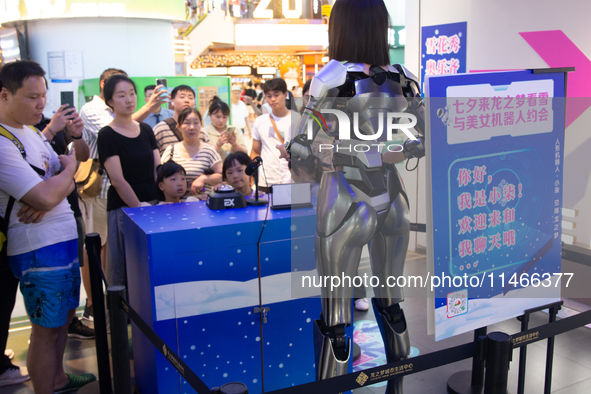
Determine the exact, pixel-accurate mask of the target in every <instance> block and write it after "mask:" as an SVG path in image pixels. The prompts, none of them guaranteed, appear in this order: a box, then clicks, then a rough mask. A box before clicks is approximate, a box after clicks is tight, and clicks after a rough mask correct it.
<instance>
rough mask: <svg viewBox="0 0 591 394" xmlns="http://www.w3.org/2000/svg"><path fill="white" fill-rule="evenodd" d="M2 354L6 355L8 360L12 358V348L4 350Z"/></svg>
mask: <svg viewBox="0 0 591 394" xmlns="http://www.w3.org/2000/svg"><path fill="white" fill-rule="evenodd" d="M4 355H5V356H6V357H8V359H9V360H12V358H13V357H14V350H12V349H6V350H5V351H4Z"/></svg>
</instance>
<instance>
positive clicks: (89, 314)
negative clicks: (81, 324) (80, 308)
mask: <svg viewBox="0 0 591 394" xmlns="http://www.w3.org/2000/svg"><path fill="white" fill-rule="evenodd" d="M82 319H84V320H89V321H93V320H94V312H93V310H92V305H91V306H88V305H86V306H85V307H84V313H83V314H82Z"/></svg>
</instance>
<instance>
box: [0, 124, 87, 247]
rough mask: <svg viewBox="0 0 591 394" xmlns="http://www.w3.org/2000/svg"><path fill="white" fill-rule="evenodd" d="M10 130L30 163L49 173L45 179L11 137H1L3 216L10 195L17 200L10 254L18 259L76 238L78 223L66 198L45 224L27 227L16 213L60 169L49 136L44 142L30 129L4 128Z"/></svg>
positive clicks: (0, 205) (0, 204)
mask: <svg viewBox="0 0 591 394" xmlns="http://www.w3.org/2000/svg"><path fill="white" fill-rule="evenodd" d="M2 126H3V127H4V128H6V129H7V130H8V131H10V132H11V133H12V134H13V135H14V136H15V137H16V138H17V139H18V140H19V141H20V142H21V144H23V146H24V148H25V152H26V154H27V162H29V163H30V164H32V165H34V166H35V167H37V168H40V169H42V170H45V173H46V175H45V176H44V177H43V178H41V176H40V175H38V174H37V173H36V172H35V170H33V169H32V168H31V166H30V165H28V164H27V163H25V161H24V160H23V156H22V155H21V153H20V151H19V150H18V148H17V147H16V146H15V145H14V143H13V142H12V141H10V140H9V139H8V138H5V137H0V216H2V217H4V215H5V213H6V206H7V205H8V199H9V197H10V196H12V197H14V198H15V199H16V201H15V203H14V206H13V207H12V212H11V214H10V223H9V225H8V249H7V252H8V255H9V256H15V255H19V254H23V253H27V252H30V251H33V250H36V249H40V248H43V247H45V246H49V245H54V244H57V243H60V242H65V241H69V240H71V239H76V238H77V237H78V233H77V232H76V221H75V219H74V214H73V212H72V210H71V209H70V204H69V203H68V200H67V199H65V198H64V200H63V201H62V202H60V203H59V204H58V205H57V206H56V207H54V208H53V209H52V210H51V211H49V212H47V213H46V214H45V216H44V217H43V219H42V220H41V222H39V223H30V224H24V223H21V222H19V221H18V217H17V216H16V214H17V213H18V211H19V210H20V209H21V207H22V206H23V203H22V202H20V201H19V200H20V199H21V198H22V197H23V196H24V195H25V194H27V192H29V190H31V189H32V188H33V187H35V186H36V185H37V184H39V183H40V182H41V181H44V180H46V179H48V178H50V177H52V176H53V175H54V174H55V173H56V172H57V171H59V169H60V162H59V159H58V157H57V154H56V153H55V152H54V151H53V149H52V148H51V146H50V145H49V143H48V142H46V141H47V140H46V139H45V137H43V140H42V139H41V138H40V137H39V136H38V135H37V134H36V133H35V132H33V130H31V129H30V128H28V127H23V128H22V129H15V128H13V127H8V126H6V125H4V124H3V125H2Z"/></svg>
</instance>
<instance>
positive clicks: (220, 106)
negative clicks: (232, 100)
mask: <svg viewBox="0 0 591 394" xmlns="http://www.w3.org/2000/svg"><path fill="white" fill-rule="evenodd" d="M217 111H222V114H223V115H224V116H230V107H229V106H228V104H226V102H225V101H223V100H222V99H221V98H219V97H218V96H213V99H211V101H210V102H209V116H211V115H213V114H214V113H215V112H217Z"/></svg>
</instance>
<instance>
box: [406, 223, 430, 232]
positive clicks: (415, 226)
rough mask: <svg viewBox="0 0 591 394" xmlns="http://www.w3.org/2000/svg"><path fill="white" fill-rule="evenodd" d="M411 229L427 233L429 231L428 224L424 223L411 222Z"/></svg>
mask: <svg viewBox="0 0 591 394" xmlns="http://www.w3.org/2000/svg"><path fill="white" fill-rule="evenodd" d="M410 231H417V232H419V233H426V232H427V225H426V224H424V223H411V224H410Z"/></svg>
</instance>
